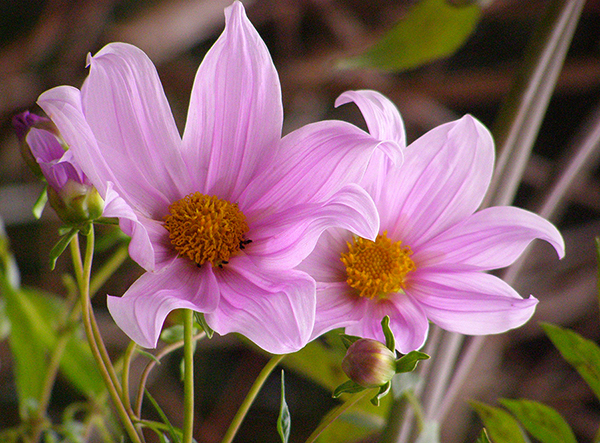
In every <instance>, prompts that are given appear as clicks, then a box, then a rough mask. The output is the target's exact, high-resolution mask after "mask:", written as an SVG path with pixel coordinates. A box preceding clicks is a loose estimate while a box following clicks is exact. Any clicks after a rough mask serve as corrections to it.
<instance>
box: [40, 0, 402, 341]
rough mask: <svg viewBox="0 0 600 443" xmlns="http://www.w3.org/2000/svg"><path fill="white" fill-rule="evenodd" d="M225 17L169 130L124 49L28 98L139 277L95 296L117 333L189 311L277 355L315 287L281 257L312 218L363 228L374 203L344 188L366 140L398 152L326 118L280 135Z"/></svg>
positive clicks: (252, 50) (371, 226) (357, 172)
mask: <svg viewBox="0 0 600 443" xmlns="http://www.w3.org/2000/svg"><path fill="white" fill-rule="evenodd" d="M225 15H226V25H225V30H224V32H223V34H222V35H221V37H220V38H219V39H218V40H217V42H216V43H215V44H214V45H213V47H212V48H211V49H210V51H209V52H208V53H207V54H206V57H205V58H204V61H203V62H202V64H201V65H200V67H199V69H198V72H197V74H196V78H195V82H194V85H193V89H192V94H191V99H190V105H189V111H188V118H187V123H186V127H185V130H184V133H183V136H180V135H179V132H178V131H177V127H176V126H175V122H174V119H173V116H172V114H171V110H170V108H169V104H168V102H167V99H166V97H165V94H164V92H163V88H162V85H161V83H160V80H159V78H158V75H157V72H156V69H155V68H154V66H153V64H152V63H151V61H150V60H149V59H148V57H147V56H146V55H145V54H144V53H143V52H142V51H141V50H139V49H137V48H136V47H134V46H131V45H127V44H123V43H113V44H109V45H107V46H106V47H104V48H103V49H102V50H100V51H99V52H98V53H97V54H96V55H95V56H93V57H90V58H89V60H88V63H89V66H90V73H89V76H88V78H87V80H86V81H85V83H84V85H83V87H82V88H81V91H80V90H78V89H76V88H73V87H69V86H61V87H58V88H54V89H52V90H49V91H47V92H45V93H44V94H42V95H41V96H40V99H39V101H38V103H39V104H40V106H41V107H42V108H43V109H44V110H45V111H46V113H47V114H48V115H49V116H50V117H51V118H52V119H53V121H54V122H55V123H56V125H57V126H58V128H59V129H60V132H61V133H62V135H63V137H64V138H65V140H66V141H67V143H68V144H69V146H70V149H71V150H72V151H73V154H74V156H75V158H76V160H77V161H78V163H79V164H80V166H81V168H82V169H83V171H84V172H85V173H86V174H87V176H88V177H89V178H90V180H91V181H92V183H93V184H94V185H95V186H96V188H97V189H98V190H99V191H100V192H101V194H102V195H103V196H104V197H105V200H107V207H106V209H105V212H104V216H107V217H109V216H116V217H119V219H120V226H121V229H122V230H123V231H124V232H125V233H126V234H128V235H130V236H131V244H130V248H129V252H130V255H131V257H132V258H133V259H134V260H136V261H137V262H138V263H139V264H140V265H141V266H142V267H143V268H144V269H145V270H146V271H148V272H146V273H145V274H144V275H142V276H141V277H140V278H139V279H138V280H137V281H136V282H135V283H134V284H133V285H132V286H131V287H130V288H129V289H128V290H127V292H126V293H125V294H124V295H123V296H122V297H113V296H109V297H108V309H109V310H110V313H111V314H112V316H113V318H114V319H115V321H116V323H117V324H118V325H119V327H120V328H121V329H122V330H123V331H125V333H127V334H128V335H129V336H130V337H131V338H132V339H133V340H134V341H136V342H137V343H138V344H139V345H141V346H144V347H155V346H156V343H157V340H158V337H159V334H160V330H161V327H162V325H163V322H164V320H165V317H166V316H167V314H168V313H169V312H170V311H171V310H173V309H176V308H188V309H193V310H195V311H199V312H202V313H205V318H206V321H207V322H208V325H209V326H210V327H211V328H213V329H214V330H215V331H216V332H218V333H220V334H226V333H229V332H238V333H241V334H244V335H245V336H247V337H248V338H250V339H251V340H253V341H254V342H255V343H256V344H258V345H259V346H261V347H262V348H264V349H265V350H267V351H269V352H273V353H287V352H292V351H295V350H297V349H299V348H301V347H302V346H304V345H305V344H306V342H307V341H308V339H309V338H310V333H311V331H312V327H313V323H314V313H315V298H316V294H315V282H314V280H313V279H312V278H311V277H310V276H309V275H308V274H306V273H304V272H302V271H299V270H296V269H294V268H295V266H297V265H298V264H299V263H300V262H301V261H302V260H303V259H304V258H305V257H306V256H307V255H308V254H309V253H310V251H312V249H313V247H314V245H315V243H316V241H317V239H318V237H319V235H320V234H321V233H322V232H323V231H324V230H325V229H327V228H330V227H334V226H336V227H343V228H345V229H350V230H352V231H355V232H356V233H357V234H358V235H361V236H365V237H367V238H374V237H375V235H376V233H377V227H378V217H377V212H376V209H375V207H374V205H373V202H372V200H371V198H370V197H369V196H368V194H367V193H366V192H365V191H364V190H363V189H361V188H360V187H359V186H358V185H356V184H353V183H354V182H356V181H358V180H359V179H360V177H361V176H362V174H363V173H364V171H365V168H366V165H367V163H368V159H369V157H370V156H371V154H372V153H373V152H374V150H375V148H376V147H381V148H382V149H385V150H386V151H387V152H388V154H389V155H391V156H392V157H394V156H395V157H397V156H398V155H399V152H400V151H399V146H398V145H397V144H395V143H393V142H389V143H379V142H378V141H377V140H375V139H374V138H373V137H371V136H370V135H369V134H367V133H366V132H364V131H361V130H359V129H358V128H356V127H354V126H352V125H349V124H346V123H344V122H336V121H329V122H320V123H316V124H313V125H309V126H306V127H304V128H301V129H299V130H297V131H295V132H293V133H291V134H289V135H287V136H286V137H284V138H283V139H282V138H281V127H282V121H283V108H282V102H281V88H280V84H279V79H278V77H277V72H276V71H275V67H274V65H273V62H272V60H271V58H270V56H269V53H268V51H267V48H266V46H265V44H264V43H263V41H262V40H261V39H260V37H259V35H258V33H257V32H256V30H255V29H254V28H253V27H252V25H251V24H250V22H249V21H248V19H247V17H246V14H245V11H244V8H243V6H242V4H241V3H240V2H235V3H234V4H233V5H232V6H231V7H229V8H228V9H227V10H226V13H225ZM114 194H116V195H117V196H118V198H112V199H111V200H108V199H107V198H106V197H107V196H113V195H114ZM109 201H110V205H109V203H108V202H109Z"/></svg>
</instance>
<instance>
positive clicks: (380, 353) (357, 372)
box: [342, 338, 396, 388]
mask: <svg viewBox="0 0 600 443" xmlns="http://www.w3.org/2000/svg"><path fill="white" fill-rule="evenodd" d="M342 370H343V371H344V373H345V374H346V375H347V376H348V377H349V378H350V380H352V381H354V382H356V383H357V384H359V385H360V386H362V387H364V388H375V387H378V386H383V385H385V384H386V383H388V382H389V381H390V380H391V379H392V377H393V376H394V374H396V356H395V355H394V353H393V352H392V351H390V350H389V349H388V348H387V347H386V345H384V344H383V343H381V342H378V341H377V340H371V339H368V338H362V339H360V340H357V341H355V342H354V343H352V344H351V345H350V347H349V348H348V350H347V351H346V356H345V357H344V359H343V360H342Z"/></svg>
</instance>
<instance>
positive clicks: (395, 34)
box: [339, 0, 481, 71]
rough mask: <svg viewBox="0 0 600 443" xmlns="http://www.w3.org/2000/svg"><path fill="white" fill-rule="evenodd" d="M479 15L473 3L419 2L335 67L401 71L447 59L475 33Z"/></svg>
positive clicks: (423, 0) (431, 0)
mask: <svg viewBox="0 0 600 443" xmlns="http://www.w3.org/2000/svg"><path fill="white" fill-rule="evenodd" d="M480 15H481V10H480V8H479V6H478V5H477V4H476V3H475V2H473V3H471V4H467V5H453V4H451V3H450V2H448V1H446V0H421V1H419V2H418V3H417V4H415V5H414V6H413V7H412V8H411V9H410V11H409V12H408V14H407V15H406V17H405V18H404V19H403V20H401V21H400V22H399V23H398V24H397V25H396V26H395V27H394V28H392V29H391V30H390V31H389V32H388V33H387V34H386V35H384V36H383V37H382V38H381V40H379V41H378V42H377V43H375V44H374V45H373V46H372V47H371V48H370V49H368V50H367V51H365V52H364V53H362V54H360V55H358V56H356V57H351V58H349V59H345V60H342V61H341V62H340V63H339V65H340V67H342V68H354V67H375V68H379V69H382V70H386V71H403V70H407V69H413V68H417V67H419V66H422V65H424V64H426V63H430V62H432V61H435V60H438V59H441V58H444V57H449V56H450V55H452V54H453V53H454V52H455V51H456V50H458V49H459V48H460V47H461V46H462V45H463V44H464V42H465V41H466V40H467V38H468V37H469V36H470V35H471V33H472V32H473V31H474V30H475V26H476V25H477V23H478V21H479V17H480Z"/></svg>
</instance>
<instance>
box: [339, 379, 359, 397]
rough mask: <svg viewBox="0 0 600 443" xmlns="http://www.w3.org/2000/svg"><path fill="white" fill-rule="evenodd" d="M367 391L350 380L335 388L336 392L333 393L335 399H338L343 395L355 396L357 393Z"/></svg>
mask: <svg viewBox="0 0 600 443" xmlns="http://www.w3.org/2000/svg"><path fill="white" fill-rule="evenodd" d="M365 389H366V388H363V387H362V386H361V385H359V384H358V383H356V382H355V381H352V380H348V381H346V382H344V383H342V384H341V385H339V386H338V387H337V388H335V391H333V398H338V397H339V396H340V395H342V394H354V393H356V392H361V391H364V390H365Z"/></svg>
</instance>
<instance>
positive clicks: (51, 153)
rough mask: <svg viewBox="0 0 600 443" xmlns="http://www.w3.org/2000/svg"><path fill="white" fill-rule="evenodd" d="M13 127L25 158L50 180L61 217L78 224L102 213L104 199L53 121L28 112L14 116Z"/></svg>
mask: <svg viewBox="0 0 600 443" xmlns="http://www.w3.org/2000/svg"><path fill="white" fill-rule="evenodd" d="M13 127H14V129H15V133H16V134H17V137H18V138H19V142H20V143H21V147H22V151H23V157H24V158H25V161H26V162H27V163H28V164H29V165H30V167H31V168H32V170H33V171H34V172H36V173H37V171H39V175H40V176H43V178H45V179H46V181H47V182H48V200H49V202H50V205H51V206H52V208H53V209H54V210H55V211H56V213H57V215H58V216H59V217H60V219H61V220H62V221H63V222H65V223H66V224H67V225H69V226H77V225H80V224H83V223H85V222H88V221H92V220H95V219H97V218H98V217H100V216H101V215H102V211H103V210H104V201H103V200H102V197H100V194H98V191H97V190H96V188H94V186H93V185H92V184H91V182H90V181H89V180H88V178H87V176H86V175H85V174H84V173H83V171H82V170H81V169H80V168H79V166H78V165H77V163H76V162H75V160H74V159H73V156H72V155H71V152H70V151H69V150H68V146H67V145H66V143H65V142H64V140H63V139H62V137H61V136H60V134H59V132H58V130H57V129H56V126H54V124H53V123H52V121H50V120H49V119H47V118H45V117H40V116H38V115H35V114H31V113H29V112H24V113H22V114H19V115H17V116H15V117H14V118H13ZM31 162H33V163H34V164H35V166H32V165H31Z"/></svg>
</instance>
